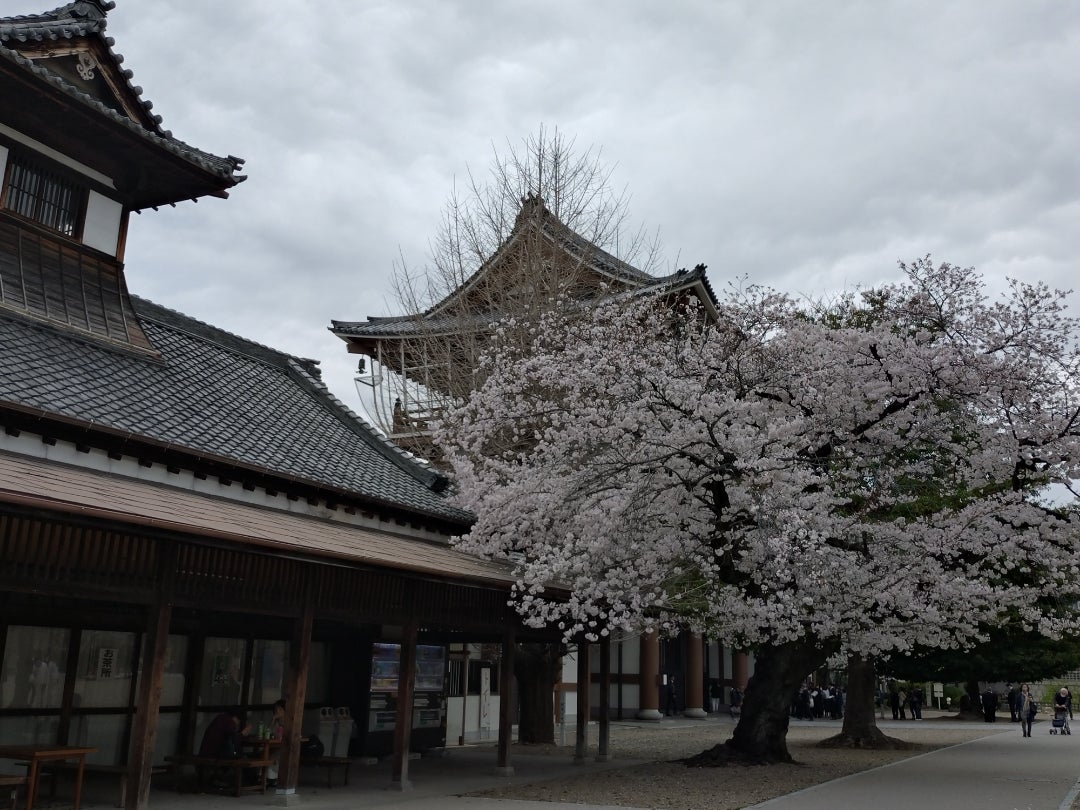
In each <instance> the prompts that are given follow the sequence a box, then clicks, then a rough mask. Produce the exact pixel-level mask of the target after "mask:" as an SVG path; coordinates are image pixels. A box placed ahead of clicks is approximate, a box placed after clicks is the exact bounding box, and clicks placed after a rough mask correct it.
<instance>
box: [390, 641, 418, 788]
mask: <svg viewBox="0 0 1080 810" xmlns="http://www.w3.org/2000/svg"><path fill="white" fill-rule="evenodd" d="M415 685H416V622H415V621H410V622H409V623H408V625H406V626H405V632H404V633H402V636H401V658H400V660H399V663H398V691H397V716H396V717H395V718H394V768H393V775H392V776H391V786H392V787H396V788H399V789H400V790H409V789H410V788H411V787H412V783H411V782H409V742H410V740H411V738H412V714H413V688H414V686H415Z"/></svg>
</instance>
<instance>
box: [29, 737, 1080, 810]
mask: <svg viewBox="0 0 1080 810" xmlns="http://www.w3.org/2000/svg"><path fill="white" fill-rule="evenodd" d="M665 722H666V723H667V724H669V725H677V724H679V723H681V722H688V723H695V724H696V723H699V722H700V721H681V720H671V721H665ZM796 722H798V721H796ZM924 722H925V721H924ZM836 725H839V724H838V723H837V724H836ZM914 725H915V723H914V722H912V721H908V722H906V723H905V722H903V721H900V722H895V721H883V722H882V723H881V726H882V728H883V729H884V730H885V731H886V732H888V731H889V729H890V728H893V729H895V728H902V727H912V726H914ZM919 725H920V726H921V725H922V723H920V724H919ZM997 726H998V729H995V731H996V733H994V734H992V735H990V736H988V737H984V738H982V739H979V740H974V741H971V742H967V743H963V744H960V745H955V746H952V747H949V748H943V749H939V750H937V751H931V752H929V753H926V754H922V755H919V756H916V757H912V758H909V759H906V760H902V761H900V762H896V763H893V764H891V765H887V766H885V767H882V768H876V769H874V770H870V771H864V772H862V773H858V774H853V775H851V776H847V777H844V778H842V779H837V780H834V781H832V782H826V783H825V784H822V785H818V786H816V787H812V788H808V789H806V790H802V791H799V792H797V793H793V794H790V795H788V796H784V797H780V798H778V799H772V800H770V801H767V802H763V803H761V804H758V805H755V806H754V808H755V810H756V809H760V810H848V809H849V808H851V810H862V808H872V809H873V810H937V809H938V808H948V810H1068V808H1069V807H1070V806H1071V804H1072V801H1073V799H1074V798H1075V797H1076V796H1077V795H1078V793H1080V783H1078V777H1080V734H1074V735H1072V736H1069V737H1061V736H1057V735H1054V736H1051V735H1050V734H1049V733H1048V732H1049V728H1050V724H1049V722H1048V721H1046V720H1045V719H1044V720H1043V721H1042V722H1039V723H1036V726H1035V731H1034V735H1033V736H1032V737H1031V738H1030V739H1026V738H1024V737H1022V736H1021V734H1020V729H1019V726H1018V725H1014V724H1011V723H1009V722H1007V721H1006V722H1004V723H998V724H997ZM513 763H514V769H515V774H514V776H511V777H505V776H497V775H495V774H494V765H495V752H494V749H493V748H492V747H490V746H476V747H472V746H468V747H465V748H451V749H449V750H448V752H447V754H446V755H445V756H443V757H424V758H422V759H419V760H413V761H412V762H411V763H410V773H411V775H412V776H413V780H412V784H413V789H412V790H408V791H401V790H394V789H392V788H388V784H389V768H388V764H387V763H380V764H379V765H373V766H363V765H359V764H356V765H354V766H353V769H352V774H351V776H350V779H349V785H348V786H347V787H340V786H339V787H334V788H332V789H328V788H327V787H326V784H325V782H323V783H321V785H320V784H318V783H312V784H310V785H307V786H305V787H304V788H303V789H302V790H303V792H302V795H300V796H298V797H297V796H294V797H291V801H286V799H285V797H278V796H272V795H266V796H245V797H242V798H239V799H237V798H233V797H228V796H209V795H199V796H192V795H191V794H177V793H175V792H174V791H171V790H168V789H165V786H164V785H162V786H161V787H158V788H155V789H154V790H153V792H152V793H151V800H150V806H151V808H153V810H244V808H248V809H249V810H252V809H253V808H255V807H260V808H261V807H268V806H274V805H286V804H288V805H289V806H296V807H300V808H304V810H338V809H339V808H342V809H343V808H348V809H349V810H352V808H364V809H365V810H368V809H369V808H370V809H371V810H458V808H477V810H570V808H573V809H574V810H615V808H609V807H606V806H603V805H581V804H562V803H552V802H531V801H515V800H506V799H478V798H472V797H469V798H463V797H462V796H461V794H462V793H466V792H473V791H477V790H483V789H484V788H489V787H493V786H496V785H506V784H514V783H517V784H527V783H530V782H536V781H539V780H545V781H546V780H558V779H560V778H569V777H574V776H580V775H581V774H582V772H583V771H585V772H590V771H596V770H600V769H606V768H625V767H627V766H628V765H629V766H632V765H633V764H634V763H633V761H631V760H626V759H616V760H614V761H612V762H610V763H596V762H594V761H592V760H591V759H590V760H589V762H588V763H587V764H586V765H584V766H580V765H574V764H573V763H572V762H570V761H569V760H568V759H567V758H565V757H562V756H546V755H536V754H533V755H529V754H522V753H518V752H515V754H514V757H513ZM115 798H116V791H115V782H111V781H109V782H103V781H98V782H97V783H95V784H94V785H93V787H92V789H91V790H89V791H88V795H87V796H86V797H85V800H84V802H83V807H84V808H86V810H105V809H106V808H111V807H112V806H113V802H114V801H115ZM45 806H46V807H48V806H53V807H56V808H59V807H64V806H66V807H70V799H68V801H67V803H66V804H65V803H64V802H63V801H62V797H57V800H55V801H54V802H46V803H45ZM622 810H627V808H625V807H624V808H622ZM638 810H645V809H643V808H639V809H638ZM747 810H751V809H750V808H747Z"/></svg>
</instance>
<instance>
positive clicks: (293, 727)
mask: <svg viewBox="0 0 1080 810" xmlns="http://www.w3.org/2000/svg"><path fill="white" fill-rule="evenodd" d="M306 591H307V594H308V598H307V600H306V603H305V604H304V608H303V613H302V614H301V615H300V618H299V619H297V620H296V622H295V623H294V624H293V633H292V639H291V640H290V642H289V676H288V681H287V683H286V686H285V736H284V739H283V740H282V743H281V753H280V754H279V755H278V783H277V788H276V793H277V794H278V795H281V796H289V795H292V794H294V793H296V786H297V784H298V783H299V781H300V731H301V726H302V725H303V723H304V703H305V702H306V699H307V677H308V669H309V668H310V665H311V632H312V628H313V627H314V626H315V605H314V599H313V598H312V590H311V588H307V589H306Z"/></svg>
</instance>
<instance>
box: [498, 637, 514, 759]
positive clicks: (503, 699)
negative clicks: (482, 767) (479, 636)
mask: <svg viewBox="0 0 1080 810" xmlns="http://www.w3.org/2000/svg"><path fill="white" fill-rule="evenodd" d="M514 646H515V634H514V626H513V624H510V625H509V627H508V628H507V630H506V635H505V636H504V637H503V645H502V648H503V649H502V669H500V670H499V752H498V761H497V763H496V765H495V773H496V774H497V775H499V776H513V775H514V768H513V766H512V765H511V764H510V742H511V737H512V733H513V717H514V711H513V710H514V702H513V694H512V693H513V688H514Z"/></svg>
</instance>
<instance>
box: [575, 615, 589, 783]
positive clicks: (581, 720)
mask: <svg viewBox="0 0 1080 810" xmlns="http://www.w3.org/2000/svg"><path fill="white" fill-rule="evenodd" d="M588 749H589V642H588V641H586V640H585V637H584V636H582V637H581V639H580V640H579V641H578V654H577V729H576V745H575V748H574V764H575V765H582V764H584V762H585V755H586V754H587V753H588Z"/></svg>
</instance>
